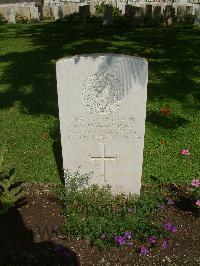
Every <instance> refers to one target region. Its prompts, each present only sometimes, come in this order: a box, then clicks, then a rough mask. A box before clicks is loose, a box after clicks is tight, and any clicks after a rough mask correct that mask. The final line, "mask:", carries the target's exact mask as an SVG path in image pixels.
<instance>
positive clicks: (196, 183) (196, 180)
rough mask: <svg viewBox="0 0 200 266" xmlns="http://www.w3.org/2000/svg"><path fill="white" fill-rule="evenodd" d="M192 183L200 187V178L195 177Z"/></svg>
mask: <svg viewBox="0 0 200 266" xmlns="http://www.w3.org/2000/svg"><path fill="white" fill-rule="evenodd" d="M191 185H192V186H193V187H200V180H199V179H197V178H195V179H193V180H192V182H191Z"/></svg>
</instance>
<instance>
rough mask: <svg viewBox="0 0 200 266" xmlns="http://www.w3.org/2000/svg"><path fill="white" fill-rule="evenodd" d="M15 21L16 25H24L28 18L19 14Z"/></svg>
mask: <svg viewBox="0 0 200 266" xmlns="http://www.w3.org/2000/svg"><path fill="white" fill-rule="evenodd" d="M15 21H16V23H22V24H25V23H27V22H28V17H26V16H22V15H21V14H16V15H15Z"/></svg>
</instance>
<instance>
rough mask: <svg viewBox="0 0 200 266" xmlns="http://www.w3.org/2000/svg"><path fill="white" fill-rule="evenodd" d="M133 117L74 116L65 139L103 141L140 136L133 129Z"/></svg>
mask: <svg viewBox="0 0 200 266" xmlns="http://www.w3.org/2000/svg"><path fill="white" fill-rule="evenodd" d="M134 128H135V118H134V117H132V116H130V117H119V118H113V117H112V118H111V117H99V118H96V117H95V119H94V118H89V117H76V118H74V120H73V126H72V130H71V132H70V134H68V135H67V139H71V140H75V139H79V140H91V141H105V140H111V139H117V140H133V139H135V138H140V137H138V136H137V135H136V131H135V129H134Z"/></svg>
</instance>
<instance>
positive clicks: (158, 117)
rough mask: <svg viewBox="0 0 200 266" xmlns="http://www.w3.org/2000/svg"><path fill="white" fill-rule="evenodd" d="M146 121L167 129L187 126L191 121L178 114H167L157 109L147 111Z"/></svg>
mask: <svg viewBox="0 0 200 266" xmlns="http://www.w3.org/2000/svg"><path fill="white" fill-rule="evenodd" d="M146 121H147V122H150V123H151V124H154V125H158V126H159V127H163V128H165V129H177V128H178V127H184V126H186V125H187V124H188V123H189V121H188V120H187V119H185V118H182V117H180V116H178V115H170V116H165V115H162V114H160V113H158V112H156V111H149V112H147V117H146Z"/></svg>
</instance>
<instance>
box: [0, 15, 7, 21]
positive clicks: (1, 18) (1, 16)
mask: <svg viewBox="0 0 200 266" xmlns="http://www.w3.org/2000/svg"><path fill="white" fill-rule="evenodd" d="M5 22H6V19H5V18H4V16H3V14H1V13H0V24H3V23H5Z"/></svg>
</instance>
